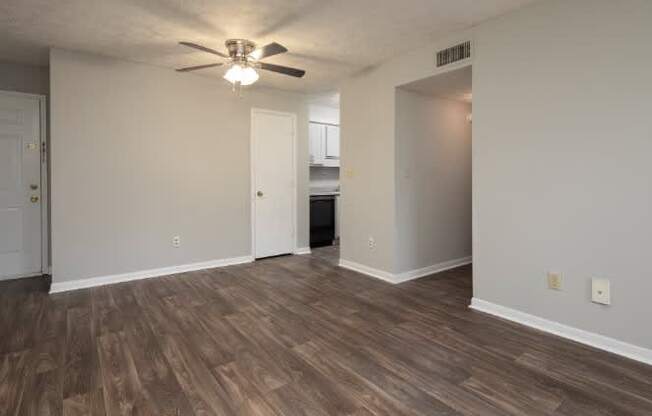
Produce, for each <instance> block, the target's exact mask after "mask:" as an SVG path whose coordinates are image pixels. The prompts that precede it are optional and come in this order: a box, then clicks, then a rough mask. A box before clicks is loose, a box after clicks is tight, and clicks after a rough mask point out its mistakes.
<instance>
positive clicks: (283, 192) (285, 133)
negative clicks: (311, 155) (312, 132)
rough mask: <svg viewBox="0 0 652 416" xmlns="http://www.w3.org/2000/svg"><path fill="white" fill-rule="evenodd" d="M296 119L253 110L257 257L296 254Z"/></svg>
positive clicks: (285, 114) (254, 205)
mask: <svg viewBox="0 0 652 416" xmlns="http://www.w3.org/2000/svg"><path fill="white" fill-rule="evenodd" d="M295 121H296V116H295V115H294V114H289V113H278V112H273V111H266V110H253V111H252V123H251V124H252V136H251V137H252V171H253V178H252V179H253V189H252V190H253V194H254V195H253V201H254V203H253V215H254V218H253V227H254V231H253V238H254V242H253V249H254V256H255V257H256V258H262V257H270V256H277V255H280V254H289V253H292V252H293V251H294V223H295V221H294V215H295V214H294V211H295V209H294V204H295V156H294V142H295V138H294V132H295V129H294V126H295Z"/></svg>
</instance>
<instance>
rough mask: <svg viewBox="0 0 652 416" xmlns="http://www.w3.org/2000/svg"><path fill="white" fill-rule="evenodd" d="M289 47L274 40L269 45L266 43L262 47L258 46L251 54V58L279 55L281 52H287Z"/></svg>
mask: <svg viewBox="0 0 652 416" xmlns="http://www.w3.org/2000/svg"><path fill="white" fill-rule="evenodd" d="M287 51H288V50H287V48H286V47H285V46H283V45H281V44H279V43H276V42H272V43H270V44H269V45H265V46H263V47H262V48H256V49H255V50H254V51H253V52H251V53H250V54H249V57H250V58H253V59H256V60H258V59H263V58H267V57H268V56H273V55H278V54H280V53H285V52H287Z"/></svg>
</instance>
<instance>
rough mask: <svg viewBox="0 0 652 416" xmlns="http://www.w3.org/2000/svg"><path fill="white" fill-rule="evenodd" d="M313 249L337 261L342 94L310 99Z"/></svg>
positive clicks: (330, 259) (340, 198)
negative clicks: (340, 98)
mask: <svg viewBox="0 0 652 416" xmlns="http://www.w3.org/2000/svg"><path fill="white" fill-rule="evenodd" d="M309 121H310V123H309V131H308V135H309V153H310V156H309V157H310V162H309V163H310V167H309V171H310V249H311V251H312V253H313V255H314V256H316V257H320V258H323V259H325V260H328V261H331V262H333V263H334V264H337V263H338V261H339V240H340V232H341V221H340V218H341V215H340V212H341V206H342V204H341V200H342V197H341V192H340V149H341V134H340V104H339V93H337V92H333V93H328V94H322V95H318V96H314V97H311V98H310V103H309Z"/></svg>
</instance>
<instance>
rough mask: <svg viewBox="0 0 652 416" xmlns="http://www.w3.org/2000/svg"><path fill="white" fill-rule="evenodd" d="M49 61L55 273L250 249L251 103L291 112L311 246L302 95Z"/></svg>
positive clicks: (147, 69)
mask: <svg viewBox="0 0 652 416" xmlns="http://www.w3.org/2000/svg"><path fill="white" fill-rule="evenodd" d="M50 67H51V86H52V96H51V103H52V146H51V157H52V244H53V247H52V254H53V259H52V267H53V280H54V282H55V283H56V282H61V281H67V280H75V279H81V278H89V277H96V276H105V275H112V274H118V273H126V272H134V271H139V270H146V269H153V268H160V267H166V266H174V265H182V264H189V263H195V262H203V261H210V260H218V259H225V258H232V257H239V256H246V255H249V254H251V241H250V235H251V234H250V195H249V184H250V167H249V142H250V137H249V130H250V111H251V108H252V107H261V108H269V109H274V110H279V111H291V112H295V113H297V114H298V120H299V125H298V142H299V148H298V155H299V156H298V159H299V160H297V166H298V167H299V177H298V188H299V198H298V201H299V206H298V214H299V215H298V217H299V224H298V241H297V245H298V246H299V247H307V246H308V238H309V237H308V233H309V226H308V142H307V132H308V110H307V106H306V105H305V103H304V99H303V96H301V95H295V94H289V93H282V92H274V91H269V90H267V91H265V90H247V91H246V92H245V96H244V98H242V99H240V98H238V97H237V96H236V95H234V94H232V92H231V90H230V88H229V87H228V85H225V83H224V81H222V80H220V79H212V78H207V77H200V76H196V75H192V74H179V73H176V72H174V71H172V70H168V69H163V68H157V67H152V66H147V65H141V64H134V63H129V62H123V61H119V60H115V59H109V58H103V57H98V56H93V55H88V54H81V53H73V52H68V51H62V50H53V51H52V52H51V62H50ZM174 235H180V236H181V239H182V246H181V248H176V249H175V248H173V247H172V244H171V238H172V236H174Z"/></svg>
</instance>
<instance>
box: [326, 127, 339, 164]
mask: <svg viewBox="0 0 652 416" xmlns="http://www.w3.org/2000/svg"><path fill="white" fill-rule="evenodd" d="M324 153H325V155H326V159H339V158H340V126H326V149H325V152H324Z"/></svg>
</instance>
